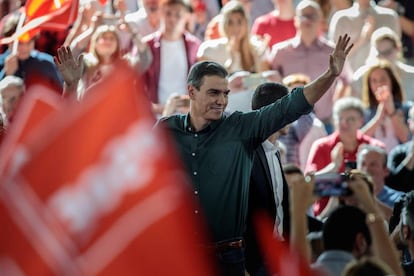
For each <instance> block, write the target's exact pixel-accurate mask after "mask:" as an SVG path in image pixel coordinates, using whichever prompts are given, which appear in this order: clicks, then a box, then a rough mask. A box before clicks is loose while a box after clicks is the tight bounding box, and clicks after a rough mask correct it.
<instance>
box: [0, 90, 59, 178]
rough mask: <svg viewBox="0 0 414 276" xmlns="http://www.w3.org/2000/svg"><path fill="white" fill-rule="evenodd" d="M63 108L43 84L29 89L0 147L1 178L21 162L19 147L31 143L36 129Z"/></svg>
mask: <svg viewBox="0 0 414 276" xmlns="http://www.w3.org/2000/svg"><path fill="white" fill-rule="evenodd" d="M61 107H62V102H61V99H60V97H59V96H57V95H56V93H54V91H53V90H52V89H50V88H48V87H47V86H44V85H42V84H41V82H38V84H37V85H33V86H31V87H30V88H28V89H27V91H26V93H25V95H24V96H23V100H22V102H21V103H20V104H19V107H18V109H17V111H16V114H15V115H14V117H13V122H12V123H11V124H10V126H9V127H8V129H7V135H6V136H5V137H4V139H3V141H2V144H1V147H0V176H3V177H5V173H6V172H7V171H10V170H13V167H14V165H15V163H16V162H19V160H18V159H19V156H20V155H19V153H18V152H16V149H17V148H18V147H19V145H24V144H27V143H29V141H30V136H31V135H33V133H34V132H35V131H36V129H37V128H38V127H40V126H41V125H42V124H44V123H46V122H47V119H50V117H51V116H52V115H53V114H54V113H55V112H57V111H58V110H60V109H61ZM10 166H11V167H10Z"/></svg>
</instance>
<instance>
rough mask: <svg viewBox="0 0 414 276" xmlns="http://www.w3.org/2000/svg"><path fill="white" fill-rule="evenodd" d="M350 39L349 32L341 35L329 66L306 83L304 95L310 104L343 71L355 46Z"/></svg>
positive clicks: (317, 98)
mask: <svg viewBox="0 0 414 276" xmlns="http://www.w3.org/2000/svg"><path fill="white" fill-rule="evenodd" d="M349 41H350V37H349V36H348V35H347V34H345V35H344V36H339V39H338V42H337V43H336V46H335V49H334V51H333V52H332V54H331V55H330V56H329V68H328V69H327V70H326V71H325V72H324V73H323V74H322V75H320V76H319V77H318V78H317V79H315V80H314V81H312V82H311V83H309V84H307V85H305V87H304V95H305V98H306V100H307V101H308V103H309V104H312V105H313V104H315V103H316V102H317V101H318V100H319V99H320V98H321V97H322V96H323V94H325V92H326V91H327V90H328V89H329V87H331V85H332V83H333V82H334V81H335V79H336V77H337V76H338V75H339V74H340V73H341V72H342V68H343V67H344V63H345V59H346V57H347V55H348V54H349V51H350V50H351V49H352V46H353V45H352V44H351V45H349Z"/></svg>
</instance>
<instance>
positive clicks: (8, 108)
mask: <svg viewBox="0 0 414 276" xmlns="http://www.w3.org/2000/svg"><path fill="white" fill-rule="evenodd" d="M22 95H23V91H21V89H20V88H18V87H15V86H10V87H6V88H4V89H3V91H2V92H1V97H2V100H3V105H2V108H3V112H4V114H5V115H6V118H8V119H10V118H11V117H12V116H13V114H14V112H15V109H16V106H17V104H18V103H19V100H20V98H21V97H22Z"/></svg>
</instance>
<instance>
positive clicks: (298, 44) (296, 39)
mask: <svg viewBox="0 0 414 276" xmlns="http://www.w3.org/2000/svg"><path fill="white" fill-rule="evenodd" d="M292 46H293V48H299V47H306V46H305V44H303V42H302V40H301V39H300V35H297V36H295V37H294V38H292ZM322 46H323V42H322V40H321V38H320V37H317V38H316V39H315V41H314V42H313V43H312V45H311V46H310V47H317V48H321V47H322Z"/></svg>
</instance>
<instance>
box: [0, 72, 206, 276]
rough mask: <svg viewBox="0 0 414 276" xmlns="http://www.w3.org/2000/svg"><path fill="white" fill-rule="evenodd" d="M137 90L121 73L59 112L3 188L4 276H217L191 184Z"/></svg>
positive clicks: (0, 247)
mask: <svg viewBox="0 0 414 276" xmlns="http://www.w3.org/2000/svg"><path fill="white" fill-rule="evenodd" d="M114 80H116V81H114ZM133 81H134V80H133V76H131V72H129V71H125V70H123V69H122V67H117V72H116V73H114V74H112V75H111V77H110V80H109V79H108V80H107V81H104V80H103V81H102V82H101V83H98V84H97V85H96V86H95V87H94V88H93V89H94V91H93V94H90V97H87V99H86V100H85V102H83V103H82V104H81V105H80V106H69V107H64V108H63V109H62V112H61V113H60V114H59V115H58V116H55V117H56V119H55V120H54V121H53V122H48V125H47V126H46V128H45V129H43V133H42V134H41V135H39V136H38V137H37V138H34V139H33V142H36V143H33V146H31V148H28V150H27V152H28V153H29V158H30V160H29V161H28V162H27V163H26V164H25V165H24V167H23V168H22V169H21V171H20V173H19V174H18V175H17V176H16V177H15V178H14V179H13V182H9V183H3V184H2V185H0V189H1V190H0V204H1V206H0V209H1V210H0V212H2V217H0V220H1V221H0V224H1V225H7V227H5V228H3V227H2V228H0V274H7V273H6V272H9V271H22V272H24V273H25V274H28V275H55V274H57V275H61V274H69V275H214V271H213V268H212V266H211V265H210V263H209V261H208V260H209V259H208V257H207V253H206V252H204V251H203V250H202V248H203V247H202V246H201V245H202V244H205V240H204V239H203V238H202V237H203V236H204V235H203V228H201V227H200V222H199V221H198V220H195V218H194V217H193V214H192V212H191V210H193V208H194V204H195V203H194V202H192V201H190V200H189V199H190V198H191V197H190V189H189V183H188V179H187V176H186V175H185V174H184V173H183V170H182V168H181V166H179V162H178V160H177V158H176V157H175V155H174V151H173V150H172V144H171V143H170V142H169V140H168V139H167V138H166V137H165V135H164V134H163V133H158V132H155V131H153V130H152V125H153V122H154V120H153V118H152V115H151V111H150V109H149V104H148V103H147V101H146V99H145V98H144V97H143V96H142V98H139V99H138V95H137V93H136V92H135V91H134V90H133V87H134V83H133ZM91 92H92V91H91ZM91 92H89V93H91ZM78 105H79V103H78ZM196 233H198V234H196ZM2 261H3V262H2Z"/></svg>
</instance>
